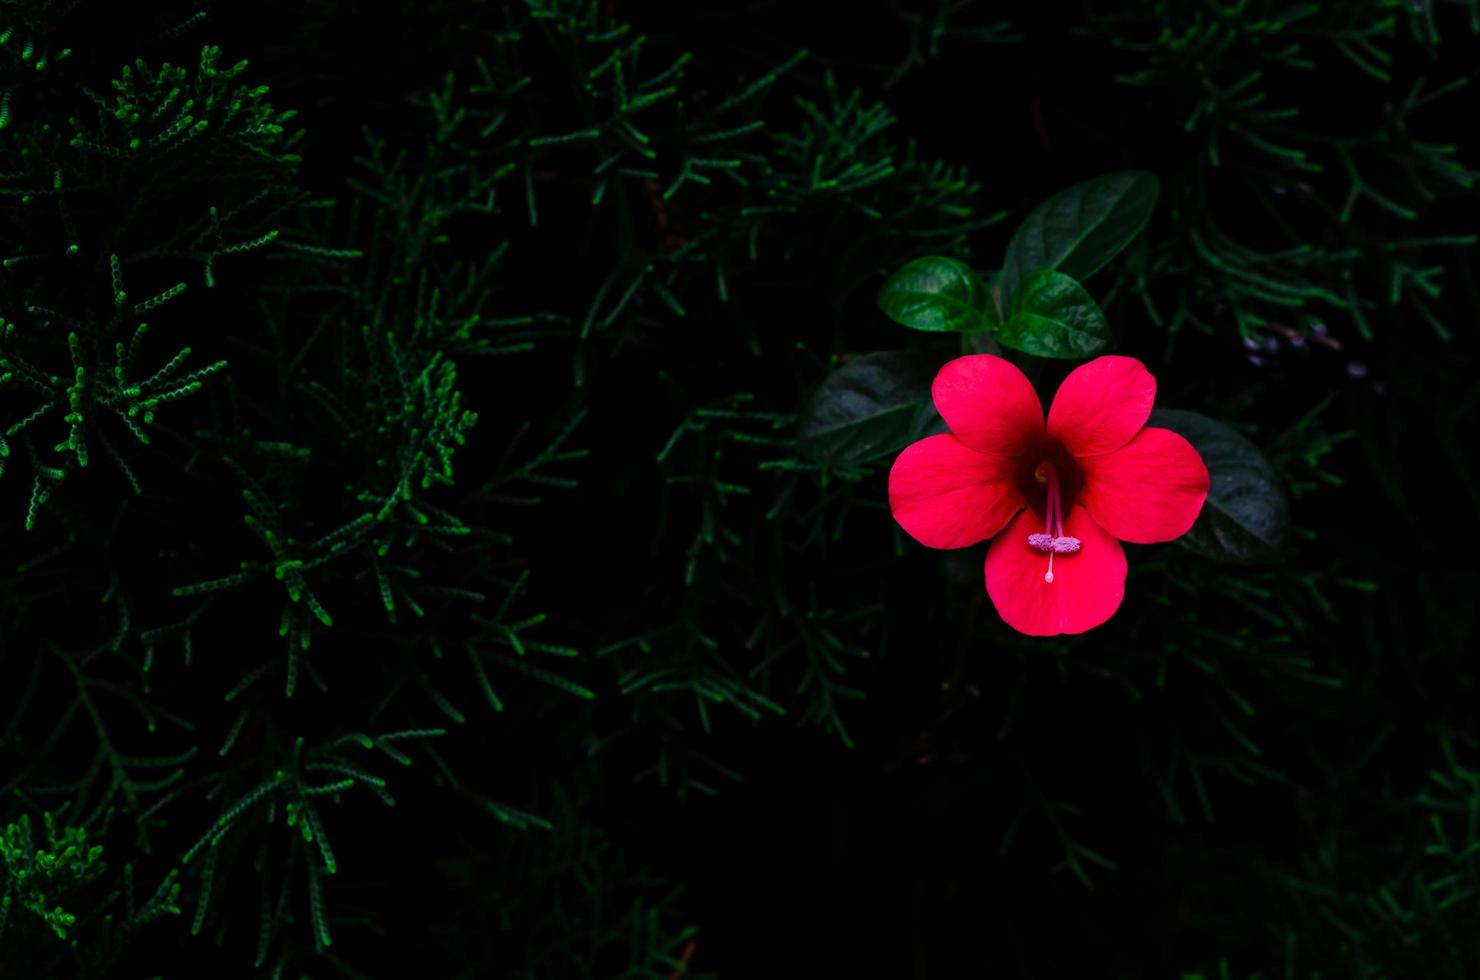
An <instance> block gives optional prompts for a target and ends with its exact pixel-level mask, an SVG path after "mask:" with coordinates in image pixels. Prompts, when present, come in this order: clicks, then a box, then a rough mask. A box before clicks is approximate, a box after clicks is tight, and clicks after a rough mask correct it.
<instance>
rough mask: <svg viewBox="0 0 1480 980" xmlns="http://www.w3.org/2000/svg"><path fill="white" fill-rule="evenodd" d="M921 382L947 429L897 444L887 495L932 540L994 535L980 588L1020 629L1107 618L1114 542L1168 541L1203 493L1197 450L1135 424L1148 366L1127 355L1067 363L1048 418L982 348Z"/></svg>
mask: <svg viewBox="0 0 1480 980" xmlns="http://www.w3.org/2000/svg"><path fill="white" fill-rule="evenodd" d="M932 395H933V396H934V398H935V407H936V408H937V409H939V410H940V414H941V417H942V418H943V419H945V422H946V425H947V426H948V427H949V428H950V430H951V431H950V432H949V433H944V434H942V435H938V436H930V437H929V438H927V439H921V440H920V441H919V442H917V443H915V444H913V445H911V446H908V447H906V448H905V450H904V452H902V453H900V454H899V458H898V459H896V460H895V461H894V467H893V469H891V470H890V471H889V507H890V509H891V510H892V511H893V512H894V519H895V520H896V521H898V522H899V526H900V527H902V528H904V529H905V531H906V532H908V534H909V535H910V537H912V538H914V539H915V540H916V541H918V542H920V543H921V544H923V545H925V546H927V547H930V548H964V547H966V546H967V545H972V544H976V543H977V542H978V541H982V540H985V539H986V538H990V537H992V536H993V535H996V539H995V540H994V541H993V542H992V545H991V547H990V548H989V549H988V550H987V565H986V577H987V594H988V595H989V596H991V597H992V603H993V604H994V605H995V606H996V607H997V612H998V613H999V614H1001V616H1002V618H1003V619H1004V620H1005V621H1006V622H1007V625H1009V626H1011V627H1012V628H1013V629H1015V630H1018V631H1019V632H1022V633H1028V634H1030V635H1032V636H1054V635H1056V634H1059V633H1083V632H1084V631H1085V630H1088V629H1092V628H1094V627H1096V626H1098V625H1100V624H1101V623H1103V622H1104V621H1105V620H1107V619H1109V618H1110V617H1111V616H1112V615H1113V614H1114V613H1115V610H1116V609H1118V608H1120V600H1121V598H1122V597H1123V596H1124V595H1125V551H1124V550H1123V549H1122V548H1121V546H1120V542H1122V541H1130V542H1133V543H1135V544H1151V543H1154V542H1158V541H1170V540H1172V539H1173V538H1175V537H1178V536H1180V535H1182V534H1184V533H1185V532H1186V531H1187V529H1188V528H1190V527H1192V523H1193V521H1195V520H1197V515H1198V512H1199V511H1201V510H1202V505H1203V501H1204V500H1205V499H1207V495H1208V468H1207V467H1206V466H1204V465H1203V461H1202V457H1201V456H1199V455H1198V453H1197V450H1196V449H1193V448H1192V445H1191V443H1189V442H1188V441H1187V440H1186V439H1183V438H1182V437H1181V436H1179V435H1177V434H1176V433H1175V432H1172V431H1170V430H1168V429H1156V428H1150V427H1147V426H1146V419H1147V418H1148V417H1149V416H1150V415H1151V403H1152V402H1153V401H1154V400H1155V398H1156V379H1155V378H1153V377H1152V376H1151V374H1150V372H1148V371H1147V370H1146V367H1145V365H1143V364H1142V363H1141V362H1140V361H1138V360H1136V359H1135V358H1133V357H1097V358H1095V359H1094V360H1093V361H1090V362H1089V363H1088V364H1084V365H1081V366H1080V367H1077V368H1075V369H1074V370H1073V371H1072V372H1070V374H1069V376H1068V377H1067V378H1065V379H1064V383H1063V384H1062V385H1060V386H1059V390H1058V393H1057V394H1056V395H1054V400H1053V406H1052V407H1051V408H1050V409H1049V410H1048V424H1047V425H1046V426H1045V425H1044V422H1043V407H1042V405H1041V404H1040V403H1039V401H1038V394H1037V393H1036V392H1035V391H1034V390H1033V385H1032V384H1031V383H1030V382H1029V381H1028V379H1027V378H1026V377H1024V375H1023V372H1021V371H1019V370H1018V369H1017V368H1016V367H1015V366H1014V365H1012V364H1011V363H1010V362H1008V361H1005V360H1003V359H1002V358H1000V357H994V356H992V355H991V354H973V355H971V356H968V357H958V358H957V359H956V360H954V361H951V362H950V363H949V364H947V365H946V366H945V367H943V368H941V369H940V373H939V374H937V375H936V376H935V385H934V387H933V389H932ZM1004 528H1005V529H1006V530H1003V529H1004ZM998 532H1001V533H998Z"/></svg>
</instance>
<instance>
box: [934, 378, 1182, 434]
mask: <svg viewBox="0 0 1480 980" xmlns="http://www.w3.org/2000/svg"><path fill="white" fill-rule="evenodd" d="M1155 400H1156V379H1155V378H1153V377H1152V376H1151V372H1149V371H1147V370H1146V365H1144V364H1142V363H1141V362H1140V361H1138V360H1136V359H1135V358H1134V357H1119V356H1116V355H1109V356H1106V357H1097V358H1095V359H1094V360H1093V361H1090V362H1089V363H1088V364H1081V365H1080V366H1079V367H1077V368H1075V369H1074V370H1073V371H1070V372H1069V376H1068V377H1067V378H1065V379H1064V383H1063V384H1061V385H1059V390H1058V393H1057V394H1055V395H1054V396H1053V405H1052V406H1050V408H1049V410H1048V434H1049V435H1050V436H1052V437H1053V438H1055V439H1057V440H1058V441H1059V444H1060V445H1062V446H1063V447H1064V448H1065V449H1067V450H1068V451H1069V453H1070V454H1071V455H1074V456H1097V455H1099V454H1100V453H1109V452H1114V451H1115V450H1117V449H1119V448H1120V447H1121V446H1124V445H1125V444H1126V443H1128V442H1130V441H1131V437H1132V436H1134V435H1135V434H1136V433H1137V432H1139V431H1141V426H1143V425H1145V424H1146V419H1147V418H1149V417H1150V415H1151V403H1152V402H1154V401H1155ZM947 421H949V420H947Z"/></svg>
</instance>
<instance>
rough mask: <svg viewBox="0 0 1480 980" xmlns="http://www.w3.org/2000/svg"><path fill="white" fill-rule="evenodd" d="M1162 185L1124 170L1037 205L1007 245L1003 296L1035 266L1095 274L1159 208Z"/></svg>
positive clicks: (1079, 275) (1079, 274)
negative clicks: (1155, 209)
mask: <svg viewBox="0 0 1480 980" xmlns="http://www.w3.org/2000/svg"><path fill="white" fill-rule="evenodd" d="M1159 192H1160V183H1159V182H1158V181H1157V179H1156V175H1155V174H1151V173H1147V172H1146V171H1144V170H1122V171H1118V172H1116V173H1112V174H1106V175H1104V176H1103V177H1096V178H1094V179H1093V180H1086V181H1084V182H1083V183H1080V184H1075V185H1074V186H1073V187H1070V188H1068V189H1067V190H1062V191H1060V192H1059V193H1057V194H1055V195H1054V196H1053V197H1051V198H1049V199H1048V200H1047V201H1044V202H1043V203H1042V204H1040V205H1038V206H1037V207H1036V208H1034V209H1033V210H1032V211H1031V212H1030V213H1029V214H1028V217H1027V218H1026V219H1024V221H1023V223H1022V224H1021V225H1019V226H1018V230H1017V231H1015V232H1013V235H1012V241H1010V242H1008V244H1007V255H1006V258H1005V259H1004V261H1003V268H1002V295H1003V296H1011V295H1012V294H1013V291H1014V290H1015V289H1016V288H1017V285H1018V282H1019V281H1020V280H1021V279H1022V278H1023V276H1025V275H1027V274H1028V273H1029V272H1030V271H1032V270H1033V269H1058V270H1059V271H1060V272H1063V273H1065V274H1067V275H1070V276H1073V277H1074V278H1075V279H1081V280H1082V279H1088V278H1089V277H1090V275H1091V274H1093V273H1094V272H1096V271H1098V270H1099V269H1100V268H1102V267H1103V266H1104V265H1105V263H1107V262H1109V261H1110V260H1111V259H1113V258H1115V256H1116V255H1118V254H1119V253H1120V250H1121V249H1123V248H1125V247H1126V246H1127V245H1129V244H1130V243H1131V240H1132V239H1134V238H1135V237H1136V236H1137V235H1138V234H1140V232H1141V229H1142V228H1145V227H1146V222H1147V221H1149V220H1150V219H1151V211H1152V209H1153V208H1155V207H1156V197H1157V194H1158V193H1159Z"/></svg>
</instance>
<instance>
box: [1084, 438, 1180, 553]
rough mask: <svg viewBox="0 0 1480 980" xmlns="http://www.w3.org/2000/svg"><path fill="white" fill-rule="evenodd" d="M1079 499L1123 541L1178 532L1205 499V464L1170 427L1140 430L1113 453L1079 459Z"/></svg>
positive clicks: (1172, 535) (1141, 541) (1163, 538)
mask: <svg viewBox="0 0 1480 980" xmlns="http://www.w3.org/2000/svg"><path fill="white" fill-rule="evenodd" d="M1079 464H1080V466H1081V467H1082V469H1083V471H1084V489H1083V490H1082V491H1080V496H1079V502H1080V503H1082V504H1083V505H1084V506H1085V508H1086V509H1088V510H1089V513H1090V516H1091V517H1093V518H1094V519H1095V523H1097V524H1099V525H1100V527H1102V528H1104V529H1105V530H1106V531H1109V532H1110V533H1111V534H1113V535H1115V536H1116V537H1117V538H1119V539H1120V540H1122V541H1131V542H1134V543H1136V544H1154V543H1155V542H1158V541H1170V540H1172V539H1173V538H1177V537H1181V536H1182V535H1184V534H1186V533H1187V529H1188V528H1190V527H1192V523H1193V522H1194V521H1196V520H1197V515H1198V513H1199V512H1200V511H1201V510H1202V506H1203V501H1204V500H1206V499H1207V498H1208V468H1207V466H1205V465H1204V464H1203V459H1202V457H1201V456H1200V455H1198V452H1197V450H1196V449H1193V448H1192V443H1190V442H1188V441H1187V440H1186V439H1184V438H1182V437H1181V436H1179V435H1177V433H1175V432H1173V431H1171V430H1170V429H1155V428H1146V429H1142V430H1141V432H1140V434H1139V435H1137V436H1136V437H1135V438H1134V439H1132V440H1131V441H1130V442H1128V443H1126V444H1125V445H1124V446H1121V447H1120V448H1119V449H1117V450H1115V452H1113V453H1107V454H1106V455H1104V456H1093V457H1090V458H1088V459H1082V460H1080V461H1079Z"/></svg>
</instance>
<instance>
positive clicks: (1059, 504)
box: [1028, 460, 1081, 585]
mask: <svg viewBox="0 0 1480 980" xmlns="http://www.w3.org/2000/svg"><path fill="white" fill-rule="evenodd" d="M1033 479H1034V481H1036V482H1037V483H1038V484H1039V485H1040V486H1043V487H1045V488H1046V494H1047V497H1046V499H1045V500H1044V504H1043V531H1042V532H1041V533H1034V534H1030V535H1028V547H1030V548H1032V549H1033V550H1035V551H1042V552H1045V553H1046V554H1047V555H1048V571H1046V572H1044V573H1043V581H1045V582H1047V583H1049V584H1050V585H1052V584H1053V556H1054V555H1072V554H1074V552H1076V551H1078V550H1079V548H1080V545H1081V542H1080V540H1079V539H1078V538H1074V537H1070V536H1068V535H1066V534H1064V507H1063V498H1062V496H1061V494H1060V491H1059V471H1058V470H1056V469H1054V465H1053V464H1052V463H1050V462H1049V461H1048V460H1044V461H1043V462H1041V463H1039V464H1038V468H1037V469H1035V470H1034V471H1033Z"/></svg>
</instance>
